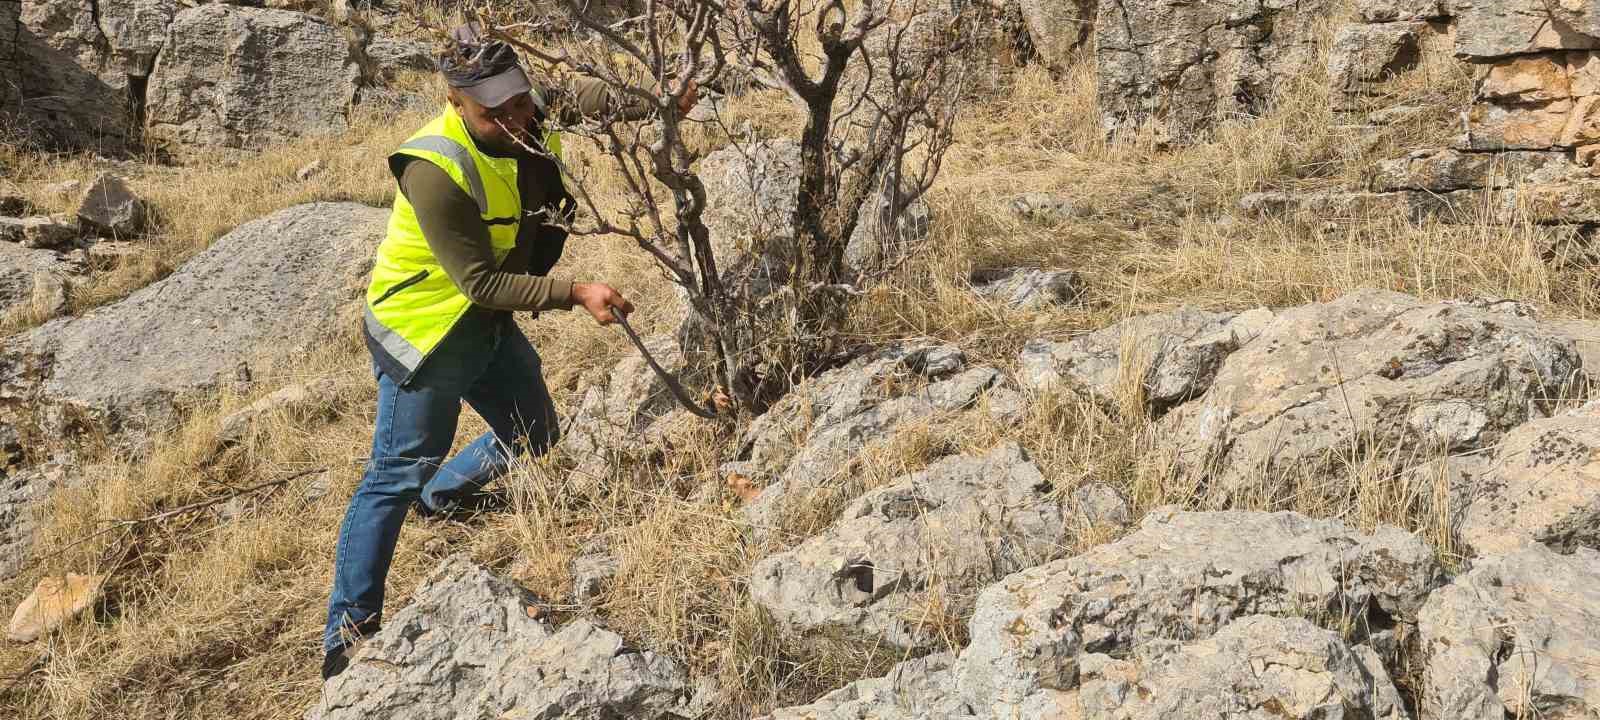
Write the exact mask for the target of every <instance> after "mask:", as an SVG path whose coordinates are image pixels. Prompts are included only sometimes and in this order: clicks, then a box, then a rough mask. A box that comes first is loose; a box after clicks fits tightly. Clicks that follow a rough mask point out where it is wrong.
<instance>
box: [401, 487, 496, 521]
mask: <svg viewBox="0 0 1600 720" xmlns="http://www.w3.org/2000/svg"><path fill="white" fill-rule="evenodd" d="M510 507H511V498H510V496H508V495H506V493H505V492H504V491H500V490H479V491H477V492H474V493H472V494H471V495H468V496H466V497H464V498H462V499H460V500H458V501H456V502H454V503H451V504H450V506H449V507H446V508H442V509H435V508H431V507H428V504H427V503H424V502H422V499H421V498H417V499H416V500H413V501H412V502H411V510H412V511H413V512H415V513H416V514H417V515H418V516H419V517H421V518H423V519H424V520H454V521H457V522H461V521H465V520H470V519H472V518H474V517H477V516H479V515H483V514H485V513H492V512H502V511H504V510H507V509H509V508H510Z"/></svg>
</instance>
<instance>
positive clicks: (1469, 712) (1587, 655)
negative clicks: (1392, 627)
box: [1417, 545, 1600, 720]
mask: <svg viewBox="0 0 1600 720" xmlns="http://www.w3.org/2000/svg"><path fill="white" fill-rule="evenodd" d="M1597 607H1600V553H1596V552H1595V551H1593V550H1590V549H1588V548H1579V549H1577V550H1575V551H1574V552H1573V553H1572V554H1570V555H1559V554H1557V553H1556V552H1555V551H1553V550H1550V549H1549V548H1546V547H1544V546H1542V545H1529V546H1526V547H1524V548H1522V549H1520V550H1517V551H1515V552H1513V553H1511V554H1509V555H1505V556H1497V557H1490V558H1484V559H1480V560H1479V561H1477V562H1476V563H1475V564H1474V565H1473V568H1472V570H1471V571H1469V572H1467V573H1466V574H1464V575H1461V576H1460V577H1457V578H1456V579H1455V581H1454V582H1452V583H1450V584H1449V585H1448V586H1446V587H1444V588H1441V589H1440V590H1438V591H1436V592H1435V593H1433V595H1432V596H1430V597H1429V598H1428V603H1427V605H1426V606H1424V607H1423V608H1422V612H1421V614H1420V616H1419V618H1418V623H1417V630H1418V634H1419V636H1420V639H1421V649H1422V655H1423V657H1424V658H1426V659H1425V661H1424V663H1425V664H1424V666H1423V672H1424V682H1423V687H1424V692H1423V694H1422V697H1421V699H1420V703H1419V704H1420V705H1421V712H1422V717H1423V718H1427V719H1428V720H1433V719H1438V720H1444V719H1445V718H1449V719H1450V720H1490V719H1491V718H1492V719H1493V720H1502V719H1503V718H1508V717H1530V716H1534V715H1538V714H1546V715H1548V716H1550V717H1561V716H1562V715H1565V716H1567V717H1585V716H1588V715H1592V714H1594V712H1595V710H1596V709H1597V708H1600V680H1597V679H1596V678H1597V677H1600V676H1597V675H1596V674H1595V672H1594V668H1595V667H1597V666H1600V624H1597V623H1596V622H1595V608H1597Z"/></svg>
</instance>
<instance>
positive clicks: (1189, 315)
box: [1017, 307, 1273, 414]
mask: <svg viewBox="0 0 1600 720" xmlns="http://www.w3.org/2000/svg"><path fill="white" fill-rule="evenodd" d="M1272 318H1273V315H1272V312H1271V311H1269V310H1266V309H1265V308H1257V309H1255V310H1250V311H1248V312H1244V313H1213V312H1206V311H1204V310H1198V309H1194V308H1187V307H1185V308H1180V309H1178V310H1174V311H1172V312H1169V313H1162V314H1159V315H1145V316H1141V317H1136V318H1131V319H1129V320H1124V321H1122V322H1119V323H1117V324H1115V325H1112V326H1110V327H1107V328H1105V329H1102V330H1097V331H1095V332H1092V333H1089V334H1087V335H1084V336H1082V337H1078V338H1074V339H1072V340H1068V341H1065V342H1056V341H1051V340H1045V339H1042V338H1041V339H1035V340H1031V341H1029V342H1028V344H1027V345H1025V346H1024V347H1023V349H1022V354H1021V356H1019V357H1018V358H1017V366H1018V380H1019V381H1020V382H1021V383H1022V385H1023V386H1024V387H1026V388H1029V389H1033V390H1044V389H1047V388H1050V387H1053V386H1056V385H1057V384H1061V385H1064V386H1066V387H1068V388H1071V389H1074V390H1077V391H1080V392H1083V393H1085V394H1087V395H1088V396H1089V397H1090V398H1092V399H1094V400H1095V401H1097V402H1100V403H1102V404H1104V405H1106V406H1107V407H1111V408H1115V407H1117V404H1118V402H1119V395H1120V394H1123V393H1129V392H1136V393H1138V394H1141V395H1142V396H1143V398H1144V401H1145V403H1146V405H1147V407H1148V408H1149V409H1150V410H1151V411H1152V412H1155V413H1158V414H1159V413H1162V412H1165V411H1166V410H1168V409H1170V408H1172V407H1173V406H1175V405H1178V404H1179V403H1182V402H1185V401H1187V400H1190V399H1192V398H1194V397H1197V396H1199V395H1200V394H1201V393H1204V392H1205V391H1206V390H1207V389H1209V388H1210V387H1211V382H1212V380H1213V379H1214V378H1216V376H1217V372H1218V371H1219V370H1220V369H1221V368H1222V362H1223V360H1225V359H1227V357H1228V355H1230V354H1232V353H1233V352H1234V351H1235V350H1238V349H1239V348H1240V347H1243V346H1244V345H1245V344H1246V343H1249V342H1250V341H1252V340H1254V339H1255V337H1256V336H1257V335H1260V334H1261V332H1262V331H1263V330H1264V329H1265V328H1266V327H1267V325H1268V323H1270V322H1271V321H1272ZM1129 373H1134V374H1136V377H1126V376H1127V375H1128V374H1129Z"/></svg>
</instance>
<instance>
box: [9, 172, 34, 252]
mask: <svg viewBox="0 0 1600 720" xmlns="http://www.w3.org/2000/svg"><path fill="white" fill-rule="evenodd" d="M34 210H35V208H34V207H33V203H32V202H31V201H29V200H28V198H27V197H26V196H24V195H23V194H22V191H21V190H18V189H17V186H15V185H12V184H11V183H9V182H3V181H0V220H9V219H11V218H10V217H4V216H13V217H18V216H22V215H31V214H33V212H34ZM13 242H15V241H13Z"/></svg>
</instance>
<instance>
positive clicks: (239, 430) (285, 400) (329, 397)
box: [217, 377, 339, 444]
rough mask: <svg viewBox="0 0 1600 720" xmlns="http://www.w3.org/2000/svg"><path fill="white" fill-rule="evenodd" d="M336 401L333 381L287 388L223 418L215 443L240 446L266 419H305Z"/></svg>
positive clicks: (334, 381) (314, 381) (337, 394)
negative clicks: (284, 416)
mask: <svg viewBox="0 0 1600 720" xmlns="http://www.w3.org/2000/svg"><path fill="white" fill-rule="evenodd" d="M338 397H339V382H338V380H336V379H334V378H328V377H325V378H317V379H315V380H312V381H310V382H304V383H295V384H293V385H289V386H288V387H285V388H283V389H281V390H278V391H277V392H274V393H272V394H270V395H267V396H265V397H263V398H261V399H260V400H257V401H255V402H253V403H250V404H249V405H246V406H245V407H242V408H240V409H238V410H236V411H234V412H233V413H231V414H229V415H228V416H227V417H225V418H223V419H222V423H221V427H220V429H219V430H218V431H217V440H218V441H219V442H222V443H224V444H234V443H240V442H244V441H245V440H246V439H248V438H249V436H250V434H251V432H252V431H254V430H255V429H256V428H257V427H259V426H260V425H261V423H262V422H264V421H266V420H267V419H268V418H271V417H274V416H279V415H285V414H288V415H292V416H295V417H300V416H305V415H308V414H311V413H312V412H314V411H315V410H316V409H318V408H326V407H328V406H329V405H332V404H333V403H334V402H335V401H336V400H337V399H338Z"/></svg>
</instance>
